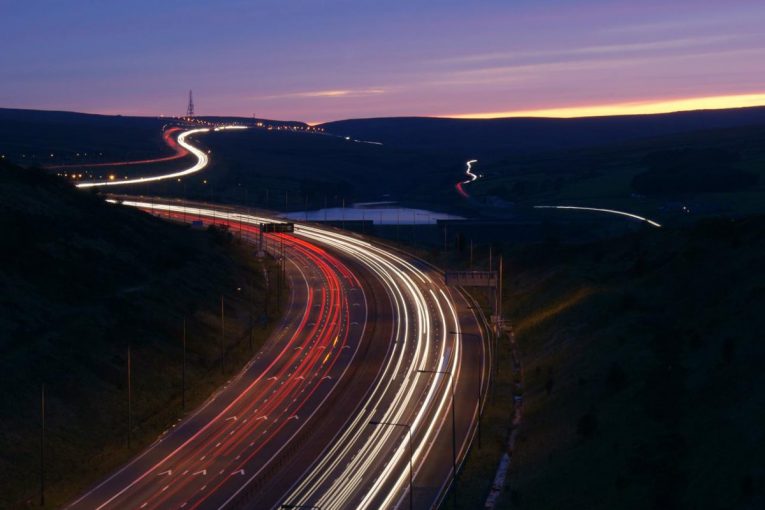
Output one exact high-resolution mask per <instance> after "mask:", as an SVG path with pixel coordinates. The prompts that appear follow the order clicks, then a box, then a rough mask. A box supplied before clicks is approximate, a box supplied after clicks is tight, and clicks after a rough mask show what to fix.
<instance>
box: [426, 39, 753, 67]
mask: <svg viewBox="0 0 765 510" xmlns="http://www.w3.org/2000/svg"><path fill="white" fill-rule="evenodd" d="M742 37H743V36H741V35H715V36H705V37H685V38H679V39H667V40H662V41H644V42H634V43H622V44H602V45H594V46H583V47H579V48H566V49H549V50H534V51H525V50H518V51H500V52H487V53H478V54H472V55H463V56H460V57H453V58H449V59H444V60H440V61H439V62H442V63H453V64H459V63H465V64H469V63H480V62H491V61H501V60H515V59H533V58H545V57H560V58H566V57H572V56H597V55H614V54H619V55H624V54H625V53H640V52H647V51H664V50H682V49H691V48H700V47H704V46H710V45H714V44H720V43H724V42H730V41H733V40H737V39H741V38H742Z"/></svg>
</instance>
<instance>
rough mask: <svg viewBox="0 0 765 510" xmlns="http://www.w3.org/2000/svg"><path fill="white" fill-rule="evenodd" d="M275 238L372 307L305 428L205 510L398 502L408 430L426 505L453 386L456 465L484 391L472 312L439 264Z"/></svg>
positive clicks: (432, 499)
mask: <svg viewBox="0 0 765 510" xmlns="http://www.w3.org/2000/svg"><path fill="white" fill-rule="evenodd" d="M129 205H134V206H139V207H145V208H148V207H152V208H153V210H154V211H155V213H157V214H162V215H170V216H174V217H180V216H185V217H203V218H212V221H214V222H218V223H226V224H228V225H229V226H230V228H231V230H232V231H233V232H235V233H236V232H237V231H242V232H243V234H244V235H245V236H247V235H252V236H255V235H257V227H256V226H257V225H258V224H259V223H260V222H261V221H265V220H267V219H268V218H264V217H263V216H260V215H250V214H248V212H247V211H246V210H238V209H235V208H225V207H221V206H209V205H199V204H191V203H186V204H181V203H179V202H170V203H167V204H162V203H159V202H153V204H147V203H143V204H142V203H130V204H129ZM276 240H278V242H279V243H282V242H283V243H285V246H286V245H294V246H293V248H295V247H297V246H303V248H305V247H306V246H313V247H314V248H315V249H317V250H318V251H319V252H322V251H323V252H324V253H326V254H329V255H331V256H333V257H335V258H336V259H337V260H338V261H341V263H342V264H343V265H344V267H345V268H347V269H348V270H349V271H350V273H351V274H352V275H354V276H355V277H356V278H358V283H359V284H360V285H359V286H360V288H361V289H363V293H364V295H365V296H366V302H367V304H369V303H372V305H373V306H372V307H371V308H369V309H368V321H367V322H366V332H365V334H364V335H363V336H362V338H361V340H360V344H359V345H361V346H362V348H361V349H359V350H357V351H355V352H356V355H357V357H356V358H355V359H353V362H352V363H350V365H349V366H350V367H351V369H350V370H346V371H345V373H344V376H343V377H341V378H340V379H341V380H340V381H338V382H335V383H334V385H333V386H332V388H333V391H332V392H330V394H329V396H328V397H327V401H325V405H324V406H323V409H320V410H318V411H317V412H316V413H314V414H313V415H312V417H311V418H312V419H313V421H312V422H311V423H310V425H309V427H308V428H306V429H305V431H304V433H302V434H295V435H294V436H290V437H288V438H287V441H286V442H281V443H274V445H273V446H272V447H271V450H274V451H276V452H279V453H278V454H275V455H274V456H271V457H267V459H268V460H269V461H270V462H269V463H268V465H267V466H261V467H259V466H260V465H259V464H256V465H254V466H252V469H253V470H254V473H253V475H250V476H248V475H247V474H246V473H249V471H247V470H245V474H244V475H241V478H237V477H233V478H232V477H231V476H229V478H228V479H227V482H226V484H223V485H221V486H214V487H213V490H215V491H220V495H216V496H210V497H209V498H207V499H206V500H205V504H204V505H205V506H204V508H229V507H231V508H235V507H238V508H271V507H278V506H280V505H285V504H286V505H300V506H316V507H320V508H392V507H397V506H403V507H406V506H408V504H409V493H410V492H409V461H410V439H409V438H410V435H409V430H410V427H411V460H412V466H413V484H412V485H413V491H412V495H413V499H412V503H413V506H415V507H417V508H431V507H433V506H435V505H437V504H438V503H439V502H440V501H441V499H442V498H443V497H444V495H445V489H446V488H447V486H448V484H449V483H450V481H451V480H452V463H453V453H452V452H453V450H452V407H451V400H452V383H454V400H455V402H456V405H455V413H454V419H455V430H454V447H455V454H456V455H455V457H456V463H457V464H458V465H459V463H460V462H461V461H462V459H463V458H464V455H465V453H466V451H467V447H468V445H469V442H470V439H471V438H472V434H473V432H474V425H475V421H476V416H477V410H478V393H479V384H480V385H481V386H480V387H481V389H482V390H483V391H484V392H485V390H486V387H487V385H486V374H487V373H488V372H487V369H488V366H490V362H489V358H488V352H487V350H486V348H485V342H484V341H483V337H482V335H481V329H480V326H479V324H478V320H477V319H476V317H475V316H474V314H473V310H472V309H470V307H469V304H468V303H467V301H466V300H465V299H464V298H463V296H462V295H461V294H460V293H459V292H458V291H457V290H456V289H450V288H447V287H446V286H445V285H444V283H443V275H442V274H441V273H440V272H439V271H438V270H436V269H435V268H433V267H431V266H429V265H428V264H426V263H425V262H423V261H421V260H419V259H416V258H414V257H411V256H409V255H407V254H405V253H400V252H397V251H396V250H394V249H391V248H381V247H379V246H375V245H372V244H370V243H369V242H367V241H366V240H364V239H360V238H358V237H357V236H354V235H351V234H348V233H344V232H342V231H336V230H332V229H326V228H319V227H316V226H312V225H297V226H296V228H295V234H294V235H282V234H280V235H274V236H273V241H271V242H272V243H273V242H274V241H276ZM290 253H292V252H290ZM341 272H342V271H341ZM345 276H346V278H348V275H345ZM354 292H359V291H358V290H356V291H353V290H351V291H349V293H351V294H352V293H354ZM353 307H354V305H351V308H353ZM351 313H352V312H351ZM346 368H347V367H346ZM435 372H439V373H435ZM452 378H454V379H452ZM479 380H480V382H479ZM308 421H311V419H308ZM373 422H374V423H377V422H379V423H380V424H373ZM269 451H270V450H269ZM261 462H262V460H261ZM233 472H234V473H236V472H237V471H233ZM222 474H225V473H222ZM162 488H164V486H163V487H162ZM168 490H169V489H168ZM205 490H210V487H205ZM139 508H140V506H139ZM192 508H194V507H192Z"/></svg>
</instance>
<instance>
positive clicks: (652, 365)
mask: <svg viewBox="0 0 765 510" xmlns="http://www.w3.org/2000/svg"><path fill="white" fill-rule="evenodd" d="M504 251H505V269H506V273H505V274H506V275H507V278H506V281H505V297H506V299H505V303H504V308H505V313H506V314H507V316H508V317H509V318H510V321H511V323H512V325H513V328H514V331H515V336H516V340H517V342H518V345H519V348H520V357H521V362H522V364H523V374H524V376H525V377H524V379H525V385H524V387H525V389H524V391H523V421H522V424H521V428H520V435H519V436H518V441H517V442H516V446H515V450H514V451H513V452H512V463H511V469H510V473H509V477H508V486H507V488H506V490H505V491H504V493H503V496H502V498H501V500H500V502H499V505H498V507H497V508H501V509H505V508H507V509H510V508H515V509H517V508H533V509H535V510H545V509H558V508H569V509H588V510H590V509H611V508H621V509H633V508H634V509H644V508H656V509H669V508H673V509H674V508H678V509H679V508H683V509H685V508H687V509H718V508H740V509H754V508H763V505H765V491H764V490H763V487H765V460H763V459H765V429H763V427H761V426H759V424H760V423H765V400H764V398H763V392H762V389H763V388H765V375H764V374H763V371H762V365H763V363H765V344H763V342H762V332H763V331H765V317H763V314H762V310H763V308H765V272H763V265H765V216H753V217H749V218H743V219H738V220H730V219H719V218H718V219H708V220H702V221H700V222H697V223H696V224H695V225H692V226H687V227H683V228H681V229H672V228H667V229H651V228H645V229H643V230H640V231H638V232H635V233H633V234H631V235H628V236H624V237H618V238H612V239H609V240H607V241H602V242H597V243H588V244H579V245H568V246H566V245H558V244H549V243H548V244H542V245H534V246H529V245H527V246H510V245H507V244H506V245H505V246H504ZM503 353H504V355H503V356H502V360H503V366H502V367H501V370H500V384H499V388H498V393H497V394H496V400H492V401H491V404H490V407H489V409H488V410H487V423H486V424H485V425H486V435H485V436H484V437H485V440H484V441H485V442H484V444H485V445H486V444H488V445H489V447H488V449H487V448H486V446H484V449H483V450H474V452H473V453H472V457H471V459H473V460H472V462H471V461H469V462H468V465H467V467H466V471H465V473H464V474H463V479H464V480H465V482H464V486H463V494H464V499H463V500H462V503H461V505H462V506H460V508H477V507H478V506H481V505H482V504H483V501H484V498H485V497H486V493H487V491H488V487H489V485H490V480H491V479H492V478H493V476H494V471H493V469H494V468H495V467H496V465H497V460H498V458H499V456H500V455H501V453H502V451H503V450H504V441H505V440H506V438H507V433H508V426H509V420H510V418H509V409H510V406H511V405H512V404H511V402H512V399H513V386H512V378H513V375H511V369H510V366H511V361H510V359H509V357H508V355H507V344H505V343H503ZM487 466H490V467H487ZM447 508H451V507H450V506H447Z"/></svg>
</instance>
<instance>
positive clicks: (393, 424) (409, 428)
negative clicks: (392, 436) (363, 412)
mask: <svg viewBox="0 0 765 510" xmlns="http://www.w3.org/2000/svg"><path fill="white" fill-rule="evenodd" d="M369 424H370V425H385V426H388V427H403V428H405V429H406V430H407V431H408V432H409V510H412V509H413V508H414V500H413V495H414V480H413V478H414V474H413V471H412V457H413V456H414V451H413V448H414V447H413V443H414V440H413V438H412V426H411V425H409V424H408V423H397V422H393V421H376V420H372V421H370V422H369Z"/></svg>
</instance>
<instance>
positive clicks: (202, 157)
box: [77, 126, 247, 188]
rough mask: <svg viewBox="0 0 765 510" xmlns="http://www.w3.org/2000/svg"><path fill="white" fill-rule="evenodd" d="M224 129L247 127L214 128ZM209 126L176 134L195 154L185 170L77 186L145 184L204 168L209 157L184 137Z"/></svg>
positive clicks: (181, 144)
mask: <svg viewBox="0 0 765 510" xmlns="http://www.w3.org/2000/svg"><path fill="white" fill-rule="evenodd" d="M224 129H247V127H246V126H223V127H217V128H215V131H221V130H224ZM209 131H210V129H209V128H199V129H190V130H189V131H184V132H183V133H181V134H180V135H178V145H180V146H181V147H183V148H184V149H186V150H187V151H189V152H190V153H191V154H193V155H194V156H196V158H197V162H196V163H195V164H194V166H192V167H191V168H187V169H185V170H181V171H178V172H172V173H169V174H162V175H154V176H151V177H137V178H135V179H124V180H121V181H117V180H115V181H105V182H98V181H95V182H82V183H80V184H77V187H78V188H95V187H98V186H124V185H127V184H145V183H147V182H157V181H164V180H166V179H177V178H178V177H183V176H185V175H189V174H193V173H196V172H198V171H200V170H202V169H203V168H205V167H206V166H207V165H208V163H209V162H210V158H208V157H207V154H205V153H204V151H202V150H200V149H197V148H196V147H194V146H193V145H191V144H190V143H189V142H187V141H186V137H188V136H190V135H193V134H197V133H207V132H209Z"/></svg>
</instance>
